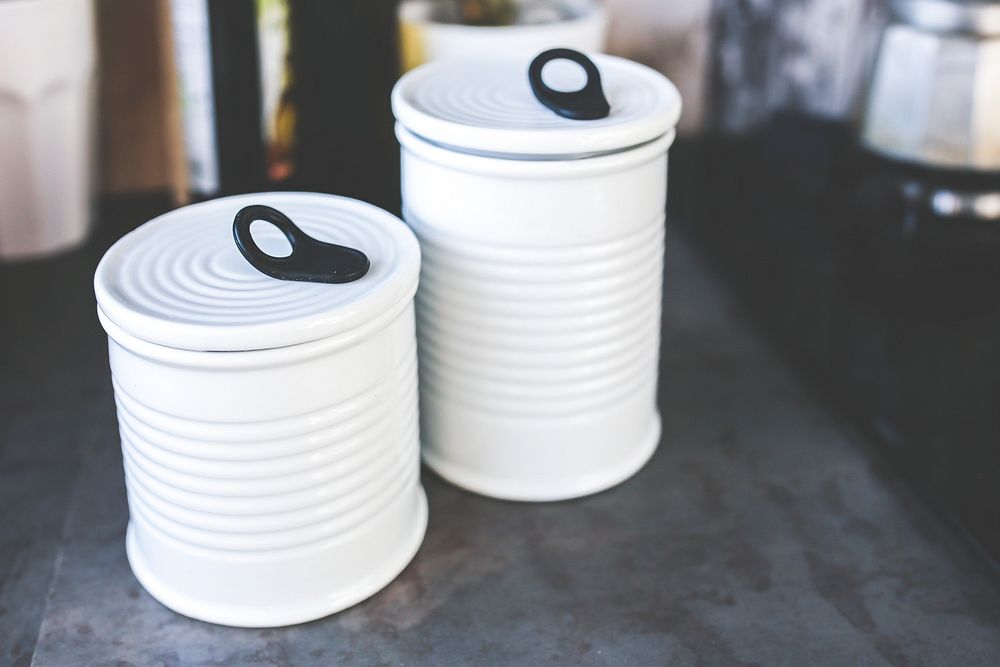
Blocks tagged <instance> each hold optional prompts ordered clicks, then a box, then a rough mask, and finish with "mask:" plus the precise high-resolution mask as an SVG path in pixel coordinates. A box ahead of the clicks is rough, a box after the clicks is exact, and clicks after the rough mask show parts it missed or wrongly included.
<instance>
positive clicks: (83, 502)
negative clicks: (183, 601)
mask: <svg viewBox="0 0 1000 667" xmlns="http://www.w3.org/2000/svg"><path fill="white" fill-rule="evenodd" d="M157 206H158V204H157V203H153V202H149V201H146V200H137V201H126V202H119V203H118V204H117V205H115V206H111V207H110V212H109V213H107V215H106V221H105V224H104V225H103V226H102V228H101V230H102V231H101V232H100V233H99V234H98V235H97V237H96V238H95V239H94V240H93V241H91V243H90V244H88V247H87V248H85V249H83V250H81V251H78V252H75V253H72V254H71V255H68V256H64V257H61V258H57V259H55V260H48V261H46V262H42V263H37V264H30V265H21V266H17V265H15V266H8V267H3V268H0V318H2V320H0V331H2V334H0V335H2V338H0V343H2V345H0V350H2V355H3V356H2V357H0V361H2V364H0V368H2V371H0V665H3V664H11V665H18V666H24V665H36V666H37V667H53V666H56V665H105V664H110V665H140V666H147V665H239V666H247V667H250V666H255V665H383V664H384V665H493V664H498V665H499V664H513V665H616V666H617V665H752V664H756V665H962V666H964V667H972V666H975V665H984V666H985V665H991V666H992V665H998V664H1000V584H998V580H997V577H996V573H995V572H994V571H993V570H992V569H990V567H989V566H988V565H987V563H986V561H985V560H984V559H982V558H981V557H980V556H979V555H978V554H976V553H975V552H973V551H972V549H971V548H970V547H968V546H966V544H965V543H964V542H962V541H961V540H959V539H957V538H956V536H955V534H954V533H953V532H952V531H951V530H950V529H949V528H948V527H946V526H945V525H943V524H942V523H941V522H940V521H939V520H938V519H937V518H935V517H934V516H932V515H930V514H929V513H928V512H927V511H926V510H925V509H924V506H923V505H922V504H921V502H920V501H919V500H918V499H916V498H915V497H913V496H912V495H911V494H910V493H909V492H908V491H907V490H906V489H905V488H903V487H902V486H901V485H900V484H899V483H898V482H896V481H895V478H894V477H893V476H892V475H891V474H890V473H888V472H886V471H884V470H882V469H881V468H880V467H879V465H878V464H877V463H873V461H877V457H873V456H872V454H871V452H870V449H869V447H868V445H867V443H866V442H865V441H864V439H863V438H861V437H860V436H859V435H857V434H856V433H855V432H853V431H852V430H851V429H850V427H849V426H848V425H847V424H846V423H845V422H844V421H843V420H842V418H841V417H839V416H838V415H837V414H836V413H835V412H833V411H832V410H831V409H829V408H828V407H827V406H826V405H825V404H824V402H823V400H822V397H821V396H819V395H817V394H816V393H815V392H813V391H812V390H811V389H810V388H809V387H808V386H806V385H804V384H802V383H801V382H800V381H799V380H798V379H797V378H796V376H795V375H794V374H793V373H791V372H790V371H789V370H788V369H787V368H786V366H785V365H784V363H783V362H782V361H781V360H780V358H779V357H778V355H776V354H775V352H774V351H773V350H771V349H770V348H769V347H768V346H767V344H765V343H763V342H762V341H761V340H759V339H758V338H757V337H756V336H755V334H754V333H753V331H752V329H751V327H750V326H749V325H748V324H747V322H746V320H745V318H744V317H743V316H742V314H741V313H740V312H739V311H738V309H735V308H734V307H733V305H732V304H731V303H730V302H729V301H728V299H727V297H726V295H725V294H724V292H723V291H722V290H721V288H720V287H719V285H718V284H717V283H716V282H715V281H714V280H713V279H712V277H711V276H710V275H708V274H707V272H706V270H705V268H704V267H703V266H702V265H701V263H700V262H699V260H698V259H697V257H696V256H695V255H694V254H693V252H692V251H691V250H690V249H689V247H688V246H687V245H686V244H685V243H684V241H683V239H682V238H678V237H677V236H676V235H675V234H670V235H668V239H669V240H668V253H667V254H668V257H667V264H668V269H667V276H666V293H665V305H664V323H663V352H662V361H661V387H660V405H661V409H662V415H663V424H664V429H663V439H662V441H661V443H660V447H659V450H658V452H657V453H656V455H655V456H654V457H653V459H652V460H651V461H650V462H649V464H648V465H647V466H646V467H645V468H644V469H643V470H642V471H641V472H640V473H639V474H637V475H636V476H635V477H634V478H632V479H631V480H629V481H627V482H626V483H624V484H622V485H621V486H619V487H617V488H615V489H612V490H610V491H607V492H604V493H600V494H597V495H595V496H592V497H589V498H584V499H580V500H574V501H568V502H560V503H552V504H517V503H509V502H500V501H494V500H489V499H486V498H481V497H477V496H474V495H470V494H468V493H465V492H463V491H461V490H459V489H457V488H455V487H452V486H450V485H448V484H446V483H445V482H443V481H442V480H440V479H439V478H437V477H436V476H434V475H433V474H432V473H430V472H428V471H425V472H424V475H423V479H424V484H425V486H426V489H427V495H428V497H429V500H430V512H431V514H430V524H429V526H428V530H427V537H426V539H425V541H424V544H423V547H422V548H421V550H420V552H419V553H418V555H417V556H416V558H415V559H414V560H413V562H412V563H411V564H410V565H409V567H407V568H406V570H405V571H404V572H403V573H402V574H401V575H400V576H399V577H398V578H397V579H396V580H395V581H394V582H392V583H391V584H390V585H389V586H388V587H386V588H385V589H384V590H383V591H381V592H380V593H378V594H377V595H375V596H374V597H372V598H371V599H369V600H367V601H365V602H363V603H361V604H359V605H357V606H355V607H353V608H351V609H348V610H346V611H344V612H341V613H339V614H336V615H334V616H332V617H329V618H326V619H323V620H320V621H316V622H313V623H309V624H306V625H301V626H296V627H290V628H282V629H273V630H240V629H232V628H225V627H218V626H213V625H209V624H206V623H201V622H198V621H193V620H190V619H187V618H185V617H182V616H179V615H177V614H175V613H173V612H171V611H169V610H168V609H166V608H165V607H163V606H161V605H160V604H159V603H157V602H156V601H155V600H154V599H153V598H152V597H150V596H149V595H148V594H147V593H146V592H145V591H144V590H143V589H142V588H141V587H140V586H139V584H138V582H137V581H136V580H135V578H134V577H133V576H132V573H131V572H130V570H129V567H128V563H127V562H126V560H125V550H124V544H123V538H124V533H125V525H126V521H127V518H128V509H127V506H126V501H125V488H124V481H123V475H122V467H121V453H120V450H119V443H118V434H117V425H116V422H115V414H114V403H113V399H112V392H111V385H110V378H109V373H108V371H107V366H106V364H107V358H106V354H107V353H106V349H105V342H104V336H103V332H102V331H101V330H100V327H99V325H98V323H97V320H96V316H95V315H94V303H93V300H92V299H93V297H92V293H91V291H90V276H91V272H92V270H93V267H94V265H95V264H96V261H97V259H98V258H99V257H100V254H101V252H102V251H103V249H104V248H105V247H107V245H108V243H110V241H112V240H113V239H114V238H115V236H116V235H117V234H119V233H120V232H121V231H123V230H124V229H127V227H128V226H129V225H132V224H135V223H136V222H138V221H141V220H143V219H146V218H148V217H149V215H150V214H151V213H153V212H155V211H156V208H157Z"/></svg>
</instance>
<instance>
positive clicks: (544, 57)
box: [528, 49, 611, 120]
mask: <svg viewBox="0 0 1000 667" xmlns="http://www.w3.org/2000/svg"><path fill="white" fill-rule="evenodd" d="M553 60H572V61H573V62H575V63H576V64H577V65H579V66H580V67H582V68H583V71H584V72H586V73H587V84H586V85H585V86H584V87H583V88H581V89H580V90H573V91H562V90H553V89H552V88H550V87H549V86H547V85H546V84H545V82H544V81H543V80H542V70H543V69H544V68H545V66H546V65H547V64H549V63H550V62H552V61H553ZM528 81H529V82H530V83H531V92H533V93H534V94H535V97H537V98H538V101H539V102H541V103H542V104H544V105H545V106H547V107H548V108H549V109H551V110H552V111H555V112H556V113H557V114H559V115H560V116H562V117H563V118H572V119H573V120H597V119H598V118H607V117H608V116H609V115H610V114H611V105H610V104H608V98H606V97H605V96H604V88H603V87H602V86H601V73H600V72H599V71H598V70H597V65H595V64H594V61H593V60H591V59H590V58H588V57H587V56H585V55H584V54H582V53H580V52H579V51H574V50H573V49H549V50H548V51H543V52H542V53H540V54H538V56H536V57H535V59H534V60H532V61H531V65H529V66H528Z"/></svg>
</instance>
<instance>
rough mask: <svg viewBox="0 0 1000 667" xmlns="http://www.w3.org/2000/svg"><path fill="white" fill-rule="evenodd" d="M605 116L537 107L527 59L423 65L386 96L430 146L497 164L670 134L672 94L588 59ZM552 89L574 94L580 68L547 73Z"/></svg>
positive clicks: (560, 64)
mask: <svg viewBox="0 0 1000 667" xmlns="http://www.w3.org/2000/svg"><path fill="white" fill-rule="evenodd" d="M590 58H591V59H592V60H593V61H594V63H595V64H596V65H597V68H598V70H599V71H600V73H601V82H602V84H603V88H604V94H605V96H606V97H607V99H608V102H609V103H610V105H611V114H610V115H609V116H608V117H606V118H602V119H599V120H583V121H581V120H570V119H568V118H563V117H561V116H559V115H557V114H555V113H554V112H552V111H551V110H549V109H548V108H546V107H545V106H543V105H542V104H541V103H540V102H539V101H538V100H537V99H536V98H535V96H534V93H532V90H531V86H530V84H529V82H528V65H529V63H530V62H531V57H530V56H520V55H516V56H501V57H496V58H489V57H482V56H477V57H474V58H468V59H461V60H457V59H454V60H452V59H449V60H441V61H436V62H432V63H428V64H426V65H423V66H421V67H418V68H417V69H415V70H413V71H411V72H409V73H408V74H406V75H405V76H404V77H403V78H402V79H400V80H399V82H398V83H397V84H396V87H395V88H394V89H393V92H392V108H393V113H395V115H396V119H397V120H398V121H399V123H400V124H402V125H403V126H404V127H406V128H407V129H408V130H410V131H411V132H413V133H414V134H416V135H418V136H420V137H421V138H423V139H425V140H427V141H430V142H432V143H436V144H440V145H443V146H448V147H451V148H455V149H458V150H462V151H466V152H472V153H484V154H496V155H499V156H501V157H522V158H525V157H526V158H531V157H535V158H539V157H542V158H545V157H550V158H551V157H556V158H558V157H582V156H588V155H591V154H600V153H607V152H613V151H618V150H622V149H626V148H630V147H633V146H638V145H640V144H643V143H646V142H648V141H652V140H654V139H656V138H658V137H660V136H663V135H664V134H666V133H667V132H669V131H670V130H672V129H673V128H674V126H675V125H676V124H677V119H678V118H679V117H680V112H681V98H680V94H679V93H678V92H677V89H676V88H675V87H674V85H673V84H672V83H670V81H669V80H668V79H667V78H666V77H664V76H663V75H662V74H660V73H659V72H657V71H656V70H653V69H651V68H649V67H646V66H644V65H640V64H638V63H635V62H632V61H630V60H626V59H624V58H617V57H615V56H608V55H600V54H592V55H590ZM543 79H544V81H545V82H546V84H547V85H549V86H550V87H552V88H555V89H557V90H578V89H580V88H581V87H583V84H584V83H585V75H584V73H583V70H582V68H580V67H579V66H578V65H576V64H575V63H571V62H568V61H565V60H555V61H552V62H550V63H549V64H548V65H546V66H545V69H544V70H543Z"/></svg>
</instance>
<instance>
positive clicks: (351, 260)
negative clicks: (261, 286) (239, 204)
mask: <svg viewBox="0 0 1000 667" xmlns="http://www.w3.org/2000/svg"><path fill="white" fill-rule="evenodd" d="M256 220H262V221H264V222H269V223H271V224H272V225H274V226H275V227H277V228H278V229H280V230H281V232H282V233H283V234H284V235H285V238H286V239H288V243H289V245H291V246H292V252H291V254H290V255H288V256H287V257H275V256H273V255H269V254H267V253H266V252H264V251H263V250H261V249H260V246H258V245H257V243H256V242H255V241H254V240H253V235H252V234H251V233H250V225H251V224H252V223H253V222H254V221H256ZM233 238H234V239H235V240H236V247H237V248H239V249H240V252H241V253H242V254H243V257H244V258H245V259H246V260H247V262H249V263H250V266H252V267H253V268H255V269H257V270H258V271H260V272H261V273H263V274H264V275H267V276H271V277H272V278H278V279H279V280H299V281H304V282H310V283H336V284H341V283H349V282H352V281H355V280H357V279H358V278H361V277H362V276H364V275H365V274H366V273H368V269H369V268H370V266H371V263H370V262H369V261H368V257H367V256H366V255H365V254H364V253H363V252H361V251H360V250H355V249H354V248H347V247H344V246H341V245H336V244H334V243H325V242H323V241H319V240H317V239H314V238H313V237H311V236H309V235H308V234H306V233H305V232H304V231H302V230H301V229H300V228H299V227H298V226H297V225H296V224H295V223H294V222H292V221H291V220H290V219H289V218H288V216H287V215H285V214H284V213H282V212H281V211H279V210H277V209H274V208H271V207H270V206H263V205H260V204H257V205H253V206H247V207H245V208H243V209H240V212H239V213H237V214H236V218H235V219H234V220H233Z"/></svg>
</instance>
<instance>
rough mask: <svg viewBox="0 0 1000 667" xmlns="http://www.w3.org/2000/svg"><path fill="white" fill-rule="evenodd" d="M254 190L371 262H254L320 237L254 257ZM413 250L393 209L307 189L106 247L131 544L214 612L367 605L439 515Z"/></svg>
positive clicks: (158, 225)
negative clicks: (238, 224) (328, 275)
mask: <svg viewBox="0 0 1000 667" xmlns="http://www.w3.org/2000/svg"><path fill="white" fill-rule="evenodd" d="M260 204H263V205H266V206H273V207H275V208H277V209H279V210H280V211H282V212H283V213H285V214H286V215H287V216H289V217H290V218H291V220H292V221H294V223H297V224H298V225H300V226H301V229H302V230H305V232H306V233H307V234H309V235H311V236H313V237H315V238H318V239H320V240H324V241H329V242H331V243H341V244H344V245H347V246H349V247H351V248H357V249H360V250H361V251H362V252H364V253H365V255H367V257H368V258H369V259H370V261H371V264H370V269H369V270H368V272H367V273H366V274H365V275H364V276H363V277H361V278H360V279H358V280H354V281H353V282H348V283H346V284H321V283H314V282H298V281H291V280H277V279H274V278H272V277H268V276H265V275H263V274H262V273H261V272H259V271H258V269H257V268H255V267H258V266H266V265H267V264H268V262H272V263H273V264H274V265H276V266H279V267H285V268H289V267H294V266H296V265H298V264H301V262H302V258H303V257H306V256H308V254H309V252H308V251H309V250H310V249H309V248H308V247H306V248H304V249H303V248H302V247H301V246H300V245H299V244H301V243H303V241H302V240H297V241H294V243H293V244H292V248H293V250H292V252H291V255H290V260H277V261H273V260H266V259H265V262H264V264H259V263H255V264H254V266H251V265H250V264H249V263H248V261H247V260H245V259H244V257H243V256H241V254H240V251H239V250H238V249H237V246H236V244H235V243H234V239H233V235H234V231H233V222H232V221H233V219H234V216H235V215H236V214H237V212H238V211H240V210H241V209H243V208H244V207H245V206H249V205H260ZM253 219H259V218H252V219H251V220H250V222H252V220H253ZM256 224H261V223H256ZM292 236H293V237H294V236H295V234H293V235H292ZM291 240H292V239H289V241H291ZM289 241H286V240H285V239H283V238H282V236H281V234H280V233H279V232H278V231H277V230H276V229H275V228H274V227H272V226H270V225H264V228H263V229H261V230H259V231H258V232H256V234H255V242H256V244H257V245H258V246H259V247H260V249H262V250H263V252H265V253H269V254H270V255H273V256H281V255H284V254H287V246H288V244H289ZM307 245H308V244H307ZM283 248H284V250H285V252H282V250H283ZM300 252H302V253H304V254H299V253H300ZM255 261H257V262H259V260H255ZM419 267H420V250H419V247H418V245H417V242H416V239H414V238H413V234H412V233H410V231H409V230H408V229H407V228H406V226H405V225H403V223H402V222H400V221H399V220H398V219H397V218H395V217H394V216H391V215H389V214H388V213H386V212H384V211H382V210H379V209H376V208H375V207H373V206H370V205H368V204H364V203H362V202H358V201H354V200H350V199H346V198H342V197H334V196H330V195H318V194H311V193H303V194H297V193H270V194H252V195H245V196H238V197H229V198H224V199H217V200H213V201H210V202H206V203H202V204H197V205H194V206H189V207H186V208H182V209H178V210H176V211H173V212H170V213H167V214H165V215H163V216H161V217H159V218H157V219H155V220H153V221H151V222H149V223H146V224H145V225H143V226H142V227H140V228H139V229H138V230H136V231H134V232H132V233H131V234H129V235H127V236H125V237H124V238H123V239H121V240H120V241H119V242H118V243H117V244H115V245H114V246H113V247H112V248H111V249H110V250H109V251H108V253H107V254H106V255H105V256H104V259H103V260H102V261H101V264H100V265H99V266H98V268H97V273H96V276H95V289H96V293H97V301H98V306H99V308H98V314H99V316H100V320H101V323H102V324H103V326H104V328H105V330H106V331H107V332H108V336H109V350H110V362H111V372H112V377H113V382H114V387H115V399H116V402H117V406H118V420H119V425H120V430H121V437H122V452H123V456H124V461H125V477H126V485H127V487H128V498H129V513H130V522H129V528H128V536H127V545H126V546H127V550H128V557H129V563H130V564H131V566H132V569H133V571H134V572H135V575H136V577H137V578H138V579H139V581H140V582H141V583H142V585H143V586H144V587H145V588H146V589H147V590H148V591H149V592H150V594H151V595H153V596H154V597H155V598H157V599H158V600H160V601H161V602H162V603H163V604H165V605H167V606H168V607H170V608H172V609H174V610H175V611H178V612H180V613H182V614H185V615H187V616H192V617H194V618H198V619H201V620H205V621H210V622H213V623H222V624H225V625H235V626H251V627H269V626H279V625H288V624H292V623H300V622H305V621H310V620H313V619H316V618H320V617H322V616H326V615H327V614H330V613H333V612H336V611H339V610H341V609H344V608H345V607H348V606H350V605H353V604H355V603H357V602H359V601H361V600H363V599H365V598H367V597H368V596H370V595H372V594H374V593H375V592H376V591H378V590H379V589H381V588H382V587H383V586H385V585H386V584H388V583H389V582H390V581H391V580H392V579H393V578H394V577H395V576H396V575H397V574H398V573H399V572H400V571H401V570H402V569H403V567H405V566H406V564H407V563H408V562H409V561H410V559H411V558H412V557H413V554H414V553H415V552H416V550H417V548H418V546H419V545H420V542H421V540H422V539H423V534H424V528H425V525H426V521H427V507H426V500H425V498H424V493H423V490H422V488H421V485H420V479H419V472H420V466H419V440H418V433H417V397H416V389H417V387H416V349H415V347H416V345H415V339H414V317H413V294H414V291H415V290H416V287H417V278H418V274H419ZM260 270H261V271H263V270H264V269H263V268H261V269H260Z"/></svg>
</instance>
